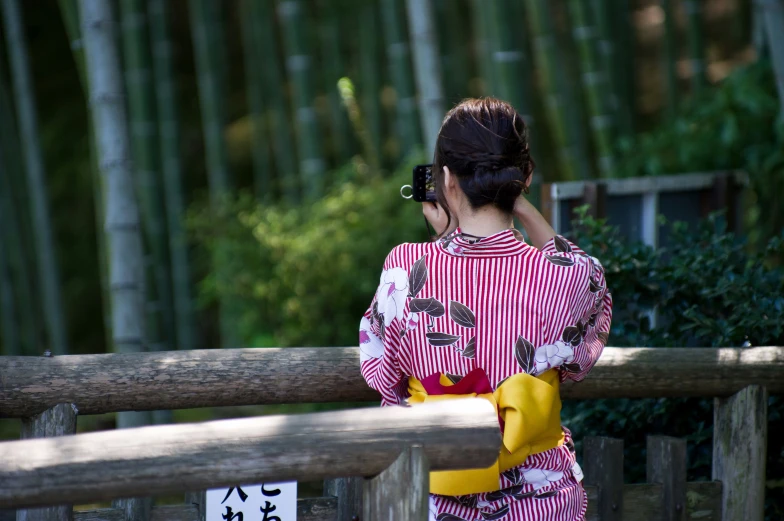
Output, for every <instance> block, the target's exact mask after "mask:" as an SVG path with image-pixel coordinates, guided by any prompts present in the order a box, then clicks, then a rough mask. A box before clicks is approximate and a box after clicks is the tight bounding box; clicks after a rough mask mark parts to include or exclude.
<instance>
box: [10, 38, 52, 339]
mask: <svg viewBox="0 0 784 521" xmlns="http://www.w3.org/2000/svg"><path fill="white" fill-rule="evenodd" d="M2 47H3V46H2V42H0V55H1V54H2ZM19 150H20V145H19V136H18V135H17V133H16V117H15V115H14V109H13V102H12V101H11V95H10V93H9V88H8V82H7V79H6V75H5V71H4V70H3V68H2V67H0V155H2V160H3V162H2V164H1V165H0V168H2V171H0V197H2V198H3V201H4V202H3V203H2V205H0V206H2V208H1V210H2V213H0V219H1V220H2V222H3V223H4V225H3V226H2V228H3V230H4V232H5V234H4V237H3V238H2V240H4V241H6V246H5V248H6V251H7V252H8V255H9V269H10V270H11V272H12V280H11V282H12V284H13V287H14V295H15V297H16V302H17V305H16V308H17V310H18V311H19V329H20V337H21V339H20V340H21V342H22V345H21V349H22V352H23V353H24V354H31V355H32V354H40V352H38V351H39V347H40V345H41V344H42V342H41V339H40V331H41V327H40V322H39V320H37V317H40V316H41V313H40V312H39V311H37V309H38V308H37V306H36V302H35V290H34V287H33V284H32V282H33V274H32V273H31V272H30V266H31V264H32V262H30V261H31V260H33V259H34V258H35V256H34V255H33V252H31V251H30V250H31V249H32V247H31V245H30V244H28V243H26V242H25V240H24V237H25V236H28V237H29V235H30V231H29V230H30V224H29V222H28V220H27V219H26V217H28V216H29V212H28V211H26V207H25V206H26V205H25V204H24V202H25V201H26V200H27V198H26V197H25V196H24V194H25V193H26V192H27V188H26V187H25V186H24V184H25V183H24V177H25V176H24V173H23V169H24V167H23V166H22V160H21V158H20V157H19V155H20V154H19ZM14 181H16V182H14Z"/></svg>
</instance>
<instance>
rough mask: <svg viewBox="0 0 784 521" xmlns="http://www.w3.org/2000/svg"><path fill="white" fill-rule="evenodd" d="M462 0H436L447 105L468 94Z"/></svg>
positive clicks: (467, 61) (464, 18) (464, 20)
mask: <svg viewBox="0 0 784 521" xmlns="http://www.w3.org/2000/svg"><path fill="white" fill-rule="evenodd" d="M463 6H464V4H463V2H462V1H461V0H434V3H433V8H434V9H435V15H436V19H437V20H439V23H438V28H439V29H440V30H438V31H437V32H438V41H439V42H438V43H439V49H440V55H441V56H440V57H441V73H442V75H443V78H444V80H443V82H444V89H445V91H444V96H445V98H446V101H447V105H453V104H456V103H458V102H459V101H460V100H461V99H463V98H466V97H468V96H467V93H468V80H469V72H470V71H469V67H468V65H469V60H468V56H467V54H468V53H467V52H466V42H467V40H468V39H467V38H466V33H467V32H468V27H467V19H466V18H467V17H466V16H465V10H464V9H463Z"/></svg>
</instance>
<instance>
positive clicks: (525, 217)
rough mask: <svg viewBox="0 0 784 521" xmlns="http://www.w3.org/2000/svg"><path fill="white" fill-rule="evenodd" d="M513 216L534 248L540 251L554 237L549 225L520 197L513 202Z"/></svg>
mask: <svg viewBox="0 0 784 521" xmlns="http://www.w3.org/2000/svg"><path fill="white" fill-rule="evenodd" d="M514 214H515V217H517V219H518V220H519V221H520V224H521V225H522V226H523V228H525V231H526V232H527V233H528V238H529V239H530V240H531V244H533V246H534V248H536V249H539V250H541V249H542V248H544V245H545V244H547V242H548V241H549V240H550V239H552V238H553V237H555V230H553V228H552V226H550V223H548V222H547V220H546V219H545V218H544V217H542V214H540V213H539V210H537V209H536V207H534V205H532V204H531V203H530V202H529V201H528V199H526V198H525V197H524V196H522V195H521V196H520V197H518V198H517V201H515V206H514Z"/></svg>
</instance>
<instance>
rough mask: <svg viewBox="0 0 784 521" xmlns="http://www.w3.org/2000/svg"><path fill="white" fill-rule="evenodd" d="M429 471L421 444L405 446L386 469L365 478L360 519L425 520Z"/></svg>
mask: <svg viewBox="0 0 784 521" xmlns="http://www.w3.org/2000/svg"><path fill="white" fill-rule="evenodd" d="M429 472H430V466H429V465H428V463H427V457H426V456H425V451H424V450H423V449H422V447H420V446H414V447H409V448H407V449H406V450H405V451H403V453H402V454H400V456H399V457H398V458H397V460H395V462H394V463H393V464H392V465H390V467H389V468H388V469H385V470H384V471H383V472H381V474H379V475H378V476H375V477H373V478H370V479H367V480H365V486H364V490H363V498H362V505H363V510H362V512H363V514H362V519H368V520H371V519H378V520H381V519H384V520H385V521H427V519H428V500H429V497H430V494H429V491H430V478H429Z"/></svg>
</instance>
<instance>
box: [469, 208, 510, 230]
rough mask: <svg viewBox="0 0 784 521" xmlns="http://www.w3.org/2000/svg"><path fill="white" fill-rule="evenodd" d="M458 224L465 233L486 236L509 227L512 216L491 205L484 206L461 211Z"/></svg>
mask: <svg viewBox="0 0 784 521" xmlns="http://www.w3.org/2000/svg"><path fill="white" fill-rule="evenodd" d="M458 226H460V231H461V232H463V233H465V234H468V235H474V236H476V237H488V236H490V235H493V234H496V233H498V232H502V231H504V230H508V229H509V228H511V227H512V217H511V216H509V215H506V214H505V213H504V212H502V211H500V210H498V209H497V208H495V207H493V206H484V207H482V208H479V209H478V210H474V211H464V212H461V213H460V215H459V216H458Z"/></svg>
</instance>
